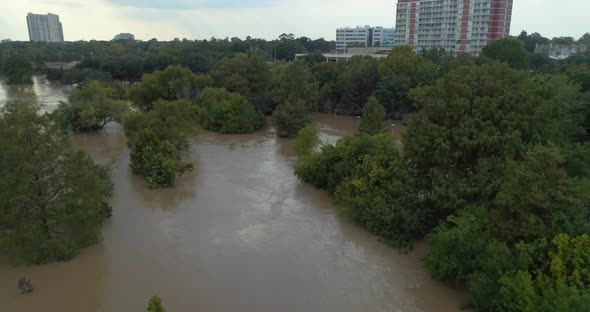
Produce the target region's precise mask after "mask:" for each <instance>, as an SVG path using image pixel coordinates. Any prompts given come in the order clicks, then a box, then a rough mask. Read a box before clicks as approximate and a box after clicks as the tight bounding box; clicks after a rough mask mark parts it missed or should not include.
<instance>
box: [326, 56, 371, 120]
mask: <svg viewBox="0 0 590 312" xmlns="http://www.w3.org/2000/svg"><path fill="white" fill-rule="evenodd" d="M340 78H341V79H342V84H343V86H342V89H343V91H342V98H341V100H340V102H339V103H336V104H337V105H336V108H337V109H338V111H339V112H340V113H342V114H350V115H353V114H354V115H359V114H360V113H361V112H362V110H363V106H364V104H365V103H366V102H367V99H368V98H369V96H371V94H373V91H374V90H375V87H376V86H377V83H378V82H379V62H378V60H377V59H375V58H372V57H360V56H355V57H353V58H352V59H351V60H350V62H348V64H347V66H346V69H345V70H344V72H343V73H342V76H341V77H340Z"/></svg>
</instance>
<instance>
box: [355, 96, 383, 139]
mask: <svg viewBox="0 0 590 312" xmlns="http://www.w3.org/2000/svg"><path fill="white" fill-rule="evenodd" d="M386 117H387V116H386V114H385V109H384V108H383V106H381V104H379V101H378V100H377V99H376V98H375V97H370V98H369V100H368V101H367V104H365V108H364V109H363V119H362V120H361V124H360V128H359V132H360V133H366V134H369V135H374V134H379V133H384V132H386V131H387V124H386V122H385V118H386Z"/></svg>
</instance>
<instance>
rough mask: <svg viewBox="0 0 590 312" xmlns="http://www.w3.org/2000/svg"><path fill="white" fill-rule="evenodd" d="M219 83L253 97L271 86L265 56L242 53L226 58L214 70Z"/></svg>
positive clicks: (249, 97)
mask: <svg viewBox="0 0 590 312" xmlns="http://www.w3.org/2000/svg"><path fill="white" fill-rule="evenodd" d="M212 75H213V77H215V80H216V81H217V83H218V84H219V85H220V86H222V87H223V88H225V89H226V90H228V91H229V92H237V93H239V94H240V95H242V96H244V97H246V98H248V99H253V98H256V97H258V96H259V95H260V94H261V93H264V92H267V90H268V88H269V87H270V79H271V75H270V71H269V69H268V66H267V65H266V62H265V60H264V58H262V57H259V56H253V55H247V54H245V53H240V54H237V55H236V56H234V57H233V58H228V59H224V60H223V61H222V62H221V65H220V66H219V68H218V69H217V70H215V71H214V72H213V74H212Z"/></svg>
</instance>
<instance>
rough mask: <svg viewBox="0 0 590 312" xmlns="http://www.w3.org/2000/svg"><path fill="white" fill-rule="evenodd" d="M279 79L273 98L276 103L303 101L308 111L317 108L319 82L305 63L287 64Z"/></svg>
mask: <svg viewBox="0 0 590 312" xmlns="http://www.w3.org/2000/svg"><path fill="white" fill-rule="evenodd" d="M279 79H280V85H279V88H278V94H277V96H276V99H275V100H276V101H277V103H279V104H282V103H287V102H291V103H293V102H303V103H304V104H305V107H307V110H308V111H313V110H315V109H317V104H318V100H319V84H318V82H317V81H316V80H315V79H314V77H313V75H312V74H311V71H310V70H309V68H307V66H306V65H305V63H303V62H301V61H297V62H293V63H291V64H289V65H288V66H287V67H286V68H285V69H284V70H283V71H282V72H281V74H280V78H279ZM293 135H295V134H293Z"/></svg>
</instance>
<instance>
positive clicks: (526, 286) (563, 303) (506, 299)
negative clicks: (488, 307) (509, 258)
mask: <svg viewBox="0 0 590 312" xmlns="http://www.w3.org/2000/svg"><path fill="white" fill-rule="evenodd" d="M589 250H590V237H589V236H588V235H586V234H584V235H581V236H577V237H570V236H568V235H566V234H560V235H557V236H556V237H555V238H554V239H553V240H551V242H548V241H547V240H546V239H542V240H538V241H535V242H532V243H528V244H526V243H521V244H519V245H518V246H517V256H518V259H519V261H518V262H517V270H515V271H508V272H506V273H505V274H504V275H503V276H502V278H501V279H500V284H501V289H500V293H499V298H498V302H499V308H500V309H501V310H502V311H542V312H545V311H546V312H549V311H564V312H565V311H584V310H586V309H587V308H588V304H590V290H589V286H590V271H589V270H588V267H590V262H589V261H590V254H589Z"/></svg>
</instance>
